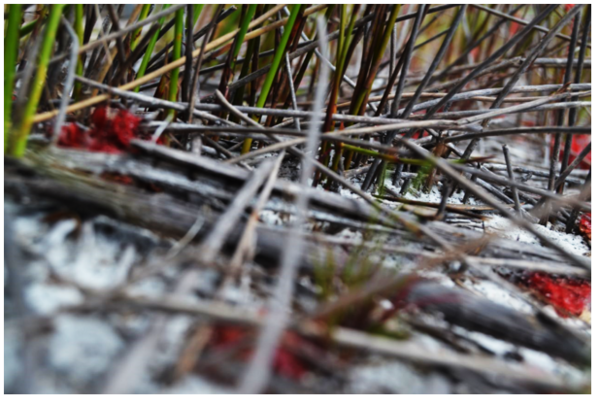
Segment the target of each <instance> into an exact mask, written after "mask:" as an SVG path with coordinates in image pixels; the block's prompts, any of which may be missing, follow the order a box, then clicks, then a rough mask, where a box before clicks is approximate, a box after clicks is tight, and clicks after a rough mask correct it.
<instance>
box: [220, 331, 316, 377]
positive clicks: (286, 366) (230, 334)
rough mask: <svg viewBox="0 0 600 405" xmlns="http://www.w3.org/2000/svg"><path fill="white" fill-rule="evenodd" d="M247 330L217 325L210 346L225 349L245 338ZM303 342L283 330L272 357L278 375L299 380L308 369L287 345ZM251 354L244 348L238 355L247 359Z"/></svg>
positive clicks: (241, 358) (250, 351) (297, 344)
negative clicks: (279, 342)
mask: <svg viewBox="0 0 600 405" xmlns="http://www.w3.org/2000/svg"><path fill="white" fill-rule="evenodd" d="M246 336H247V331H246V330H245V329H243V328H240V327H237V326H217V327H215V329H214V332H213V338H212V340H211V346H212V347H213V349H216V350H225V349H228V348H230V347H232V346H235V345H236V344H238V343H241V341H242V340H243V339H244V338H246ZM303 343H304V341H303V339H302V338H301V337H300V336H298V335H297V334H295V333H293V332H285V333H284V335H283V337H282V339H281V344H280V345H279V346H278V347H277V349H276V351H275V357H274V358H273V369H274V370H275V372H276V373H277V374H278V375H281V376H283V377H286V378H289V379H293V380H299V379H301V378H302V377H304V375H305V374H306V372H307V371H308V370H307V368H306V366H305V365H304V363H303V362H302V361H301V360H300V359H299V358H298V356H297V355H296V354H294V353H293V352H292V351H290V350H289V349H288V347H297V346H299V345H302V344H303ZM251 355H252V350H244V351H243V352H242V353H241V354H240V355H239V358H240V360H244V361H248V360H250V357H251Z"/></svg>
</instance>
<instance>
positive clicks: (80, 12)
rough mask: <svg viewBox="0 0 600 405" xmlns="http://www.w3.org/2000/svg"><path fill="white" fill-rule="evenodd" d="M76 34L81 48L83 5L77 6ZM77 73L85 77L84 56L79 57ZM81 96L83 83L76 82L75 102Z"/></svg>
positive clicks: (74, 90) (74, 89)
mask: <svg viewBox="0 0 600 405" xmlns="http://www.w3.org/2000/svg"><path fill="white" fill-rule="evenodd" d="M75 32H76V33H77V38H78V40H79V46H80V47H81V46H82V45H83V35H84V29H83V4H75ZM75 73H76V74H77V75H78V76H83V61H82V56H81V55H79V56H78V58H77V67H76V68H75ZM80 94H81V83H79V82H75V87H74V88H73V98H74V99H75V100H78V99H79V96H80Z"/></svg>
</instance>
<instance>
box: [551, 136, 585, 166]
mask: <svg viewBox="0 0 600 405" xmlns="http://www.w3.org/2000/svg"><path fill="white" fill-rule="evenodd" d="M590 140H591V138H590V136H589V135H587V134H578V135H573V138H572V142H571V154H570V155H569V164H571V163H573V160H575V158H576V157H577V155H579V154H580V153H581V151H582V150H583V149H584V148H585V147H586V146H587V144H588V143H590ZM552 149H554V137H552ZM564 149H565V147H564V144H563V143H561V145H560V158H561V159H562V156H563V153H564ZM591 167H592V152H591V151H590V153H588V154H587V156H586V157H585V158H584V159H583V160H582V161H581V163H580V164H579V168H580V169H584V170H588V169H590V168H591Z"/></svg>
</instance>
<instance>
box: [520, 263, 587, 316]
mask: <svg viewBox="0 0 600 405" xmlns="http://www.w3.org/2000/svg"><path fill="white" fill-rule="evenodd" d="M524 281H525V284H526V285H527V286H529V287H530V288H532V289H534V290H535V291H537V292H539V293H540V294H541V295H543V296H544V298H545V299H546V301H547V302H548V303H549V304H551V305H552V306H553V307H554V308H555V309H556V310H557V311H556V312H557V313H558V314H559V315H560V316H562V317H563V318H566V317H567V316H568V315H569V314H572V315H575V316H579V315H581V313H582V312H583V310H584V309H586V308H587V307H588V306H589V304H590V300H591V293H592V286H591V284H590V282H589V281H586V280H576V279H572V278H568V277H563V276H554V275H550V274H548V273H544V272H534V273H530V274H528V275H527V276H526V277H525V279H524Z"/></svg>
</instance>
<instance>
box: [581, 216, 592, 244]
mask: <svg viewBox="0 0 600 405" xmlns="http://www.w3.org/2000/svg"><path fill="white" fill-rule="evenodd" d="M579 230H580V231H581V233H583V234H584V235H585V236H586V237H587V238H588V239H589V240H592V213H591V212H588V213H587V214H584V215H583V216H582V217H581V221H580V222H579Z"/></svg>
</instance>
